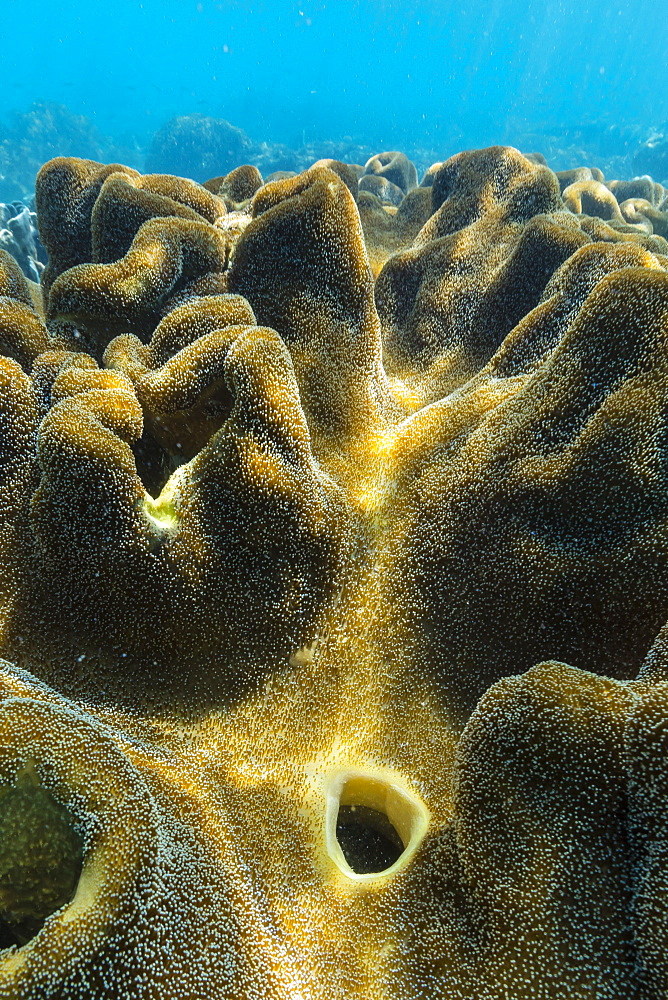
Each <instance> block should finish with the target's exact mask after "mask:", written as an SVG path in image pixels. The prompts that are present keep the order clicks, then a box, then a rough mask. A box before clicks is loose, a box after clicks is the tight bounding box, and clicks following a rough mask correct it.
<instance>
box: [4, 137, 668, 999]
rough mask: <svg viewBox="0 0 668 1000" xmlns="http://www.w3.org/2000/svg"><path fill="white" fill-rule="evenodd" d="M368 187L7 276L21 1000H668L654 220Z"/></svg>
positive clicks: (482, 165)
mask: <svg viewBox="0 0 668 1000" xmlns="http://www.w3.org/2000/svg"><path fill="white" fill-rule="evenodd" d="M392 156H393V157H395V159H399V161H400V162H399V165H401V164H402V163H403V161H401V160H400V158H398V157H396V155H395V154H392ZM379 162H380V167H381V168H384V167H385V166H387V165H388V163H387V162H386V160H385V159H383V156H382V154H381V157H380V158H379ZM391 162H392V161H390V164H389V165H391ZM407 162H408V161H407ZM345 166H346V165H345V164H343V165H342V164H340V163H338V164H337V163H336V162H332V161H331V160H330V161H329V162H324V163H318V164H316V165H314V166H313V167H311V168H310V169H308V170H306V171H304V172H303V173H301V174H299V175H296V176H291V177H285V178H281V179H276V180H273V181H271V182H268V183H265V184H259V181H258V177H257V175H256V174H255V173H254V172H253V170H252V168H248V167H241V168H239V169H238V170H234V171H232V173H231V174H230V173H228V174H227V175H224V176H219V177H216V178H214V179H213V180H212V181H209V182H207V185H206V186H205V187H202V186H200V185H198V184H196V183H195V182H193V181H186V180H183V179H179V178H175V177H166V176H163V175H159V176H156V175H148V176H145V177H144V176H141V175H139V174H137V173H136V172H133V171H129V170H127V169H125V168H120V167H119V166H118V165H112V166H111V167H105V166H103V165H101V164H98V163H92V162H90V161H74V160H57V161H53V162H52V163H51V164H47V165H46V166H45V167H44V168H43V170H42V172H41V174H40V181H39V187H38V199H37V204H38V212H39V216H40V217H39V225H40V232H41V233H42V234H43V238H44V243H45V246H47V249H48V250H49V254H50V259H49V265H48V268H47V271H46V273H47V280H46V281H45V283H44V286H43V289H42V291H43V296H44V299H43V302H42V301H40V297H39V296H38V295H37V291H36V288H35V287H33V286H32V285H31V284H30V283H29V282H28V280H27V279H26V278H25V277H24V276H23V275H22V273H21V270H20V268H19V266H18V264H17V263H16V262H15V261H14V260H13V259H12V258H11V257H10V256H9V255H8V254H4V255H3V254H2V253H0V336H1V338H2V340H1V350H2V351H3V352H4V355H5V356H3V357H2V358H0V512H1V514H0V650H1V651H2V655H4V656H5V657H7V660H6V661H1V662H0V948H1V949H2V950H0V995H2V996H3V997H4V996H7V997H11V998H17V1000H37V998H41V997H43V996H44V997H53V998H62V1000H98V998H99V1000H102V998H104V1000H139V998H141V1000H146V998H149V1000H176V998H177V997H187V998H192V1000H194V998H200V997H211V998H213V1000H227V998H230V1000H231V998H233V997H239V996H243V997H248V998H260V997H262V998H272V1000H274V998H275V1000H294V998H297V997H309V998H313V1000H316V998H322V1000H324V998H325V997H326V998H328V1000H331V998H334V1000H339V998H340V1000H343V998H345V1000H350V998H362V997H364V998H367V997H389V998H395V1000H405V998H407V997H416V996H423V995H425V996H426V995H428V996H429V997H430V998H432V1000H446V998H447V1000H458V998H461V1000H497V998H498V1000H502V998H508V997H512V998H513V1000H529V998H531V1000H534V998H537V997H540V998H543V997H544V998H548V997H549V998H550V1000H561V998H563V1000H566V998H568V1000H574V998H578V1000H585V998H586V1000H590V998H592V997H598V998H601V1000H603V998H609V1000H618V998H620V997H624V998H625V1000H659V998H660V997H663V996H665V993H666V990H667V989H668V965H667V963H666V958H665V937H666V925H667V920H668V914H667V913H666V903H665V881H666V877H667V876H666V872H667V870H668V869H667V865H668V860H667V858H668V854H667V846H666V845H667V844H668V839H667V838H668V831H667V830H666V820H665V814H666V795H667V794H668V777H667V774H668V772H667V769H666V763H665V761H666V749H667V748H666V745H665V743H666V737H665V734H666V732H668V725H667V724H666V720H667V719H668V625H666V621H667V619H668V586H667V584H666V581H667V580H668V572H667V571H668V545H667V543H666V539H667V538H668V505H667V503H666V496H668V481H667V480H668V463H667V458H666V441H667V440H668V437H667V435H666V414H667V413H668V405H667V404H668V396H667V391H666V386H667V385H668V372H667V370H666V352H665V338H666V333H667V332H668V243H666V240H665V239H664V238H663V237H662V236H661V235H660V233H659V231H658V228H659V226H660V225H661V224H662V219H663V217H664V215H665V209H664V207H663V200H662V195H661V191H660V190H659V189H658V188H655V187H648V186H647V185H646V184H638V185H637V186H634V187H629V188H624V187H622V186H620V185H616V184H615V182H607V183H606V182H604V179H603V177H602V176H601V177H600V178H597V177H594V174H593V171H592V170H589V171H588V175H587V176H582V175H577V176H569V177H568V178H565V177H562V178H559V177H557V176H556V175H555V174H554V173H552V171H550V170H549V168H548V167H547V166H546V165H545V164H544V163H542V162H540V160H539V158H538V157H536V156H533V157H531V158H527V157H524V156H522V155H521V154H520V153H519V152H518V151H517V150H514V149H511V148H505V147H492V148H490V149H487V150H476V151H468V152H466V153H460V154H457V155H456V156H454V157H452V158H450V159H449V160H446V161H444V162H442V163H438V164H435V165H434V167H433V168H431V169H430V171H429V172H428V176H427V177H426V178H425V179H424V180H423V184H422V185H420V186H417V181H416V178H414V179H413V180H411V179H410V177H409V183H408V184H406V187H410V190H408V191H407V193H404V195H403V197H402V200H401V203H400V204H399V206H398V207H395V206H387V205H383V203H382V202H381V201H380V200H379V199H378V198H377V197H376V196H375V195H374V194H373V193H371V192H369V191H367V190H364V189H363V187H362V189H361V190H359V191H358V189H357V186H356V180H357V173H358V172H357V171H356V170H355V169H354V168H351V169H350V170H347V169H344V168H345ZM404 166H405V164H404ZM367 176H369V177H371V176H374V175H372V174H367ZM378 176H379V177H380V179H381V181H382V183H385V182H386V180H384V179H383V177H382V174H378ZM404 181H405V179H404ZM389 183H396V181H395V180H392V179H389ZM634 183H635V182H634ZM581 185H584V186H581ZM569 189H570V193H569ZM573 189H575V190H573ZM402 190H405V189H402ZM562 192H563V195H564V197H563V198H562ZM249 199H250V201H249ZM619 199H621V201H620V200H619ZM569 206H570V207H569ZM615 206H616V208H615ZM226 207H227V210H226ZM599 210H600V211H601V212H602V213H603V215H604V216H605V215H607V216H608V218H602V217H601V216H600V215H588V214H585V213H586V212H587V211H592V212H599ZM617 213H618V214H617ZM610 216H612V217H610ZM641 216H642V219H641ZM643 219H644V221H642V220H643Z"/></svg>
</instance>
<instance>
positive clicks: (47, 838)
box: [0, 766, 83, 948]
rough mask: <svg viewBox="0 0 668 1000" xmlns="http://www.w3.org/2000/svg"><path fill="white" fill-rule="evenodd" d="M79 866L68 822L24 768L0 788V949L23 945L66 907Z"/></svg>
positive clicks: (79, 848) (77, 843)
mask: <svg viewBox="0 0 668 1000" xmlns="http://www.w3.org/2000/svg"><path fill="white" fill-rule="evenodd" d="M82 867H83V845H82V840H81V836H80V835H79V833H78V831H77V830H76V828H75V821H74V817H73V816H72V814H71V813H70V812H69V810H68V809H67V808H66V807H65V806H64V805H62V804H61V803H60V802H58V800H57V799H56V798H54V796H53V795H52V794H51V792H50V791H49V790H48V789H47V788H44V787H43V786H42V785H41V784H40V780H39V777H38V775H37V773H36V771H35V769H34V767H31V766H29V767H26V768H24V770H23V771H21V772H20V773H19V775H18V776H17V778H16V783H15V784H14V785H13V786H12V787H4V788H1V787H0V948H9V947H10V946H11V945H18V946H19V947H20V946H21V945H24V944H27V942H28V941H30V940H31V938H33V937H34V936H35V935H36V934H37V932H38V931H39V930H41V928H42V926H43V925H44V921H45V920H46V918H47V917H49V916H50V915H51V914H52V913H55V912H56V910H59V909H60V908H61V906H64V905H65V904H66V903H69V902H70V901H71V900H72V898H73V896H74V893H75V892H76V887H77V884H78V882H79V877H80V875H81V869H82Z"/></svg>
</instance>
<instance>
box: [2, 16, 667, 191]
mask: <svg viewBox="0 0 668 1000" xmlns="http://www.w3.org/2000/svg"><path fill="white" fill-rule="evenodd" d="M0 11H2V13H3V26H4V28H5V32H4V44H3V56H2V60H0V94H1V95H2V98H1V101H0V137H1V136H2V134H3V133H2V131H1V130H2V128H4V130H5V131H4V135H5V139H6V141H7V142H11V141H14V140H15V138H16V134H17V132H16V129H17V128H18V129H19V130H20V129H21V128H22V127H23V128H24V130H25V131H29V123H26V124H25V125H22V124H21V120H20V119H17V118H16V117H15V116H16V115H17V114H18V115H21V114H22V113H25V112H26V111H27V110H28V109H29V108H30V107H31V105H32V103H33V102H57V103H59V104H62V105H65V106H66V108H67V109H69V111H70V112H72V113H74V114H77V115H84V116H86V118H87V119H89V120H90V122H91V123H92V125H93V126H95V128H96V129H97V130H98V132H99V134H100V135H101V136H103V137H104V138H105V141H107V140H110V141H112V142H116V143H118V144H119V145H120V146H122V147H123V148H124V149H126V150H128V151H130V152H128V153H127V155H126V156H125V160H126V161H129V160H132V159H133V157H134V161H135V162H133V163H132V164H131V165H133V166H138V167H139V168H140V169H141V167H142V163H141V162H140V161H141V158H142V153H143V150H144V149H145V148H146V147H147V146H148V145H149V144H150V141H151V137H152V135H153V133H154V132H155V131H156V130H157V129H158V128H159V126H161V125H163V124H164V122H165V121H166V120H168V119H169V118H170V117H172V116H174V115H185V114H191V113H194V112H195V113H199V114H204V115H211V116H216V117H223V118H226V119H228V120H229V121H231V122H232V123H233V124H235V125H237V126H239V127H241V128H242V129H244V130H245V132H246V133H247V134H248V135H249V136H250V137H251V139H252V140H253V141H254V142H267V143H282V144H285V145H286V146H287V147H290V148H294V149H297V148H299V147H304V146H307V145H308V144H318V143H320V142H323V141H325V140H334V141H343V140H345V141H348V140H350V141H351V142H353V143H359V144H361V145H363V146H364V147H369V148H371V149H373V150H374V151H379V150H382V149H394V148H399V149H404V150H405V151H406V152H408V153H409V154H413V155H414V156H415V157H416V158H417V160H418V161H420V160H421V159H425V161H426V160H427V159H429V158H430V156H431V155H432V154H436V155H437V158H438V159H443V158H445V157H447V156H448V155H451V154H452V153H453V152H456V151H457V150H459V149H463V148H468V147H472V146H480V145H488V144H491V143H495V142H510V143H513V144H516V145H518V146H520V148H523V149H524V150H525V151H529V150H530V149H537V150H539V151H541V152H544V153H545V154H546V155H548V158H549V157H550V156H551V157H552V160H550V165H551V166H554V167H555V169H559V168H562V167H564V166H571V165H576V164H575V163H574V162H571V161H573V159H574V158H575V159H577V158H578V156H579V157H580V159H581V160H582V159H583V158H584V157H585V156H588V157H589V158H590V160H591V159H592V157H598V158H599V159H601V158H603V159H605V158H606V157H607V158H608V159H610V158H613V160H614V157H623V156H627V157H628V158H629V169H628V170H627V173H632V170H631V166H632V164H631V158H630V157H631V155H632V154H633V152H634V150H635V149H636V147H637V146H638V145H639V144H640V143H642V142H643V141H646V140H647V138H648V137H649V138H651V137H652V136H656V135H657V134H659V135H661V134H662V132H663V131H668V126H667V125H666V123H667V122H668V7H667V6H666V0H634V2H631V0H589V2H579V3H578V2H574V0H563V2H550V0H542V2H539V0H485V2H483V0H466V2H464V0H460V2H455V0H421V2H408V0H329V2H320V0H302V2H298V3H295V2H290V0H288V2H283V0H261V2H244V0H142V2H138V0H106V2H102V0H79V2H75V0H59V2H58V0H32V2H31V3H30V5H26V4H25V2H24V0H0ZM17 121H18V123H19V124H18V126H17ZM12 128H14V132H13V133H12V131H11V129H12ZM63 131H64V132H66V131H67V129H65V128H63ZM67 139H68V137H67V136H66V135H63V141H64V142H66V141H67ZM541 147H542V148H541ZM133 150H134V152H132V151H133ZM63 152H67V153H76V152H77V150H76V149H71V148H67V149H64V150H63ZM82 155H89V154H88V153H87V151H85V150H83V151H82ZM555 161H556V162H555ZM567 161H568V162H567ZM590 165H595V164H594V163H590ZM0 170H1V166H0ZM619 172H621V167H620V170H618V173H619ZM657 179H663V178H660V177H658V178H657ZM1 194H2V190H1V187H0V197H1Z"/></svg>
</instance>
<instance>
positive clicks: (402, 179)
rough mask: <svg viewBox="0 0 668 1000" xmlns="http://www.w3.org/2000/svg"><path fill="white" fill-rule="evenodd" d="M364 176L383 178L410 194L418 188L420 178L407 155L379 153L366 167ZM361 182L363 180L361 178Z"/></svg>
mask: <svg viewBox="0 0 668 1000" xmlns="http://www.w3.org/2000/svg"><path fill="white" fill-rule="evenodd" d="M364 176H372V177H382V178H383V179H384V180H386V181H388V182H389V183H390V184H393V185H394V186H395V187H398V188H399V189H400V190H401V191H403V193H404V194H408V192H409V191H411V190H412V189H413V188H414V187H417V182H418V176H417V170H416V169H415V164H414V163H411V161H410V160H409V159H408V157H407V156H406V154H405V153H397V152H392V153H377V154H376V155H375V156H372V157H371V159H370V160H368V161H367V162H366V163H365V165H364ZM360 180H361V178H360Z"/></svg>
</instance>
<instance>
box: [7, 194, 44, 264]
mask: <svg viewBox="0 0 668 1000" xmlns="http://www.w3.org/2000/svg"><path fill="white" fill-rule="evenodd" d="M0 244H1V245H2V249H3V250H6V251H7V253H10V254H11V255H12V257H14V258H15V260H16V261H17V262H18V263H19V265H20V266H21V270H22V271H23V273H24V274H25V276H26V278H30V280H31V281H35V282H38V281H39V280H40V276H41V274H42V271H43V270H44V264H45V263H46V251H45V250H44V247H43V246H42V244H41V243H40V240H39V236H38V235H37V216H36V215H35V213H34V212H31V211H30V209H29V208H28V206H27V205H22V204H21V203H20V202H14V203H13V204H11V205H2V204H0Z"/></svg>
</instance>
